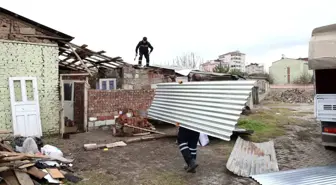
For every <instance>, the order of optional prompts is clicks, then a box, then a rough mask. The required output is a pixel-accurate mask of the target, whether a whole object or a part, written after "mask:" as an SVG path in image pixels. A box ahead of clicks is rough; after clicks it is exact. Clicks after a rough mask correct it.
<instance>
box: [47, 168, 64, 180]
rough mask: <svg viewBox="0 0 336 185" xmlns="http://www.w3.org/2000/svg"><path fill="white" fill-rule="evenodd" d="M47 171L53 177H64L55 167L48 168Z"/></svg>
mask: <svg viewBox="0 0 336 185" xmlns="http://www.w3.org/2000/svg"><path fill="white" fill-rule="evenodd" d="M47 171H48V173H49V174H50V176H51V177H52V178H54V179H64V175H63V174H62V173H61V172H60V171H59V170H58V169H56V168H48V169H47Z"/></svg>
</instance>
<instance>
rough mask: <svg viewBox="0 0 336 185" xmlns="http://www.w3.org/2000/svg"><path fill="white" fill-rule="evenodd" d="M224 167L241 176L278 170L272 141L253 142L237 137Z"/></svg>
mask: <svg viewBox="0 0 336 185" xmlns="http://www.w3.org/2000/svg"><path fill="white" fill-rule="evenodd" d="M226 168H227V169H228V170H230V171H231V172H233V173H234V174H236V175H239V176H243V177H250V176H251V175H256V174H263V173H269V172H276V171H279V167H278V162H277V159H276V155H275V149H274V143H273V141H268V142H264V143H253V142H250V141H245V140H243V139H241V138H240V137H238V139H237V141H236V143H235V146H234V148H233V150H232V152H231V155H230V157H229V160H228V162H227V163H226Z"/></svg>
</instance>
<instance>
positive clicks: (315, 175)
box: [252, 165, 336, 185]
mask: <svg viewBox="0 0 336 185" xmlns="http://www.w3.org/2000/svg"><path fill="white" fill-rule="evenodd" d="M252 178H253V179H254V180H256V181H257V182H258V183H260V184H262V185H281V184H288V185H299V184H302V185H304V184H314V185H324V184H336V183H335V181H336V165H330V166H318V167H309V168H301V169H295V170H286V171H280V172H273V173H267V174H260V175H252Z"/></svg>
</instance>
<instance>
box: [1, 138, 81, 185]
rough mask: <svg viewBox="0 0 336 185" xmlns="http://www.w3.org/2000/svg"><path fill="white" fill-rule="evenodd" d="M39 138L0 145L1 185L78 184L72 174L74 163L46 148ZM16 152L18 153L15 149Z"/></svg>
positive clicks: (76, 178)
mask: <svg viewBox="0 0 336 185" xmlns="http://www.w3.org/2000/svg"><path fill="white" fill-rule="evenodd" d="M42 143H43V142H42V140H40V139H39V138H31V137H28V138H24V137H19V138H14V140H11V141H9V142H8V141H4V140H1V141H0V184H8V185H9V184H15V185H36V184H63V183H64V181H65V180H68V179H70V180H68V181H71V182H75V183H76V182H78V181H80V180H81V178H79V177H76V176H74V175H73V174H72V172H73V171H72V170H71V166H72V164H71V163H72V162H73V160H69V159H66V158H64V157H63V153H62V152H61V151H60V150H59V149H58V148H57V147H54V146H51V145H44V146H43V147H42V148H41V145H43V144H42ZM14 148H15V149H14Z"/></svg>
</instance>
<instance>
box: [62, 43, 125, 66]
mask: <svg viewBox="0 0 336 185" xmlns="http://www.w3.org/2000/svg"><path fill="white" fill-rule="evenodd" d="M68 44H70V45H71V46H73V47H75V48H78V47H79V46H77V45H76V44H73V43H68ZM86 50H88V52H90V53H92V55H93V56H96V57H100V58H103V59H110V60H114V59H115V58H118V59H121V57H115V58H111V57H108V56H106V55H103V54H98V53H97V52H94V51H92V50H89V49H86ZM114 62H116V63H119V64H122V65H124V64H126V63H125V62H121V61H114Z"/></svg>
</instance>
